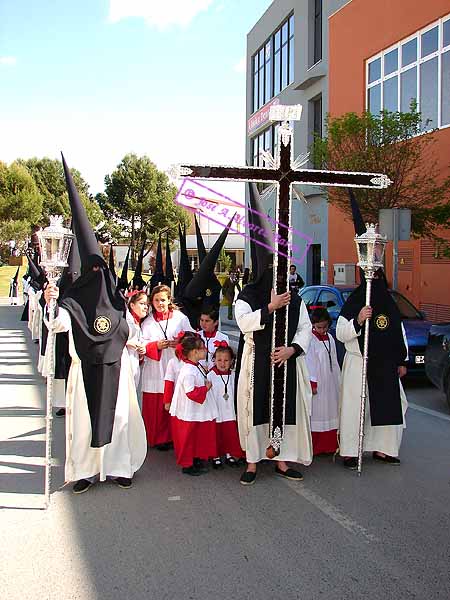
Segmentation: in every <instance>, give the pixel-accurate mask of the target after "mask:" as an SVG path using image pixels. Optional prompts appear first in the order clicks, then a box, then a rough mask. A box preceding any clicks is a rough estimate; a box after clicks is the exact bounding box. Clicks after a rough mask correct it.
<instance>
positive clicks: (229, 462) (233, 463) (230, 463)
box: [225, 456, 239, 467]
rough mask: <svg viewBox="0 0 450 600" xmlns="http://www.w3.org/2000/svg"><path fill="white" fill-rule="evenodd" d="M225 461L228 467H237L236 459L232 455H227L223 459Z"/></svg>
mask: <svg viewBox="0 0 450 600" xmlns="http://www.w3.org/2000/svg"><path fill="white" fill-rule="evenodd" d="M225 463H226V464H227V465H228V466H229V467H238V466H239V463H238V461H237V460H236V459H235V458H234V456H227V457H226V459H225Z"/></svg>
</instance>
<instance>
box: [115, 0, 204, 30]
mask: <svg viewBox="0 0 450 600" xmlns="http://www.w3.org/2000/svg"><path fill="white" fill-rule="evenodd" d="M212 3H213V0H163V1H161V0H109V15H108V20H109V22H110V23H117V22H119V21H121V20H122V19H126V18H128V17H138V18H142V19H144V20H145V21H146V23H147V24H148V25H149V26H150V27H156V28H158V29H167V28H168V27H170V26H171V25H178V26H181V27H187V26H188V25H189V24H190V22H191V21H192V20H193V19H194V18H195V17H196V16H197V15H198V14H199V13H201V12H202V11H205V10H207V9H208V8H209V7H210V5H211V4H212Z"/></svg>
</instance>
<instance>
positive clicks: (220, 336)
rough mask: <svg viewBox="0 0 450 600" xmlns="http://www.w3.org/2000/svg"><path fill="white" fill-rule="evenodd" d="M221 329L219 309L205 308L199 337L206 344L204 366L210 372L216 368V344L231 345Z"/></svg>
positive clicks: (201, 315) (202, 311)
mask: <svg viewBox="0 0 450 600" xmlns="http://www.w3.org/2000/svg"><path fill="white" fill-rule="evenodd" d="M218 328H219V309H218V308H215V307H214V306H204V307H203V308H202V309H201V314H200V331H199V335H200V337H201V338H202V340H203V341H204V343H205V347H206V358H205V360H204V361H202V365H203V366H204V367H206V369H207V370H208V371H209V370H210V369H211V368H212V367H213V366H214V360H213V354H214V351H215V349H216V348H215V345H214V344H215V343H216V342H222V341H223V342H226V343H227V344H229V338H228V336H227V335H226V334H225V333H222V332H221V331H219V330H218Z"/></svg>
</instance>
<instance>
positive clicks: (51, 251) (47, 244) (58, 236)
mask: <svg viewBox="0 0 450 600" xmlns="http://www.w3.org/2000/svg"><path fill="white" fill-rule="evenodd" d="M37 237H38V239H39V246H40V251H41V252H40V254H41V260H40V264H41V266H42V268H43V269H44V271H45V274H46V276H47V280H48V282H49V283H56V281H57V280H58V279H59V277H60V276H61V274H62V272H63V270H64V268H65V267H67V266H68V262H67V259H68V257H69V252H70V247H71V245H72V240H73V238H74V235H73V233H72V232H71V231H70V230H69V229H66V228H65V227H63V217H62V216H59V215H56V216H55V215H53V216H51V217H50V225H49V226H48V227H46V228H45V229H40V230H39V231H38V232H37ZM55 309H56V300H54V299H51V300H50V302H49V305H48V317H47V322H48V337H47V347H46V353H47V352H48V356H49V361H48V364H49V367H48V375H47V416H46V428H45V432H46V439H45V508H48V507H49V506H50V485H51V467H52V455H51V452H52V421H53V414H52V407H53V380H54V374H55V334H54V332H53V320H54V318H55Z"/></svg>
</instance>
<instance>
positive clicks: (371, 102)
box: [368, 83, 381, 115]
mask: <svg viewBox="0 0 450 600" xmlns="http://www.w3.org/2000/svg"><path fill="white" fill-rule="evenodd" d="M368 110H369V112H371V113H372V114H373V115H379V114H380V110H381V83H378V84H377V85H374V86H373V87H371V88H369V97H368Z"/></svg>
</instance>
